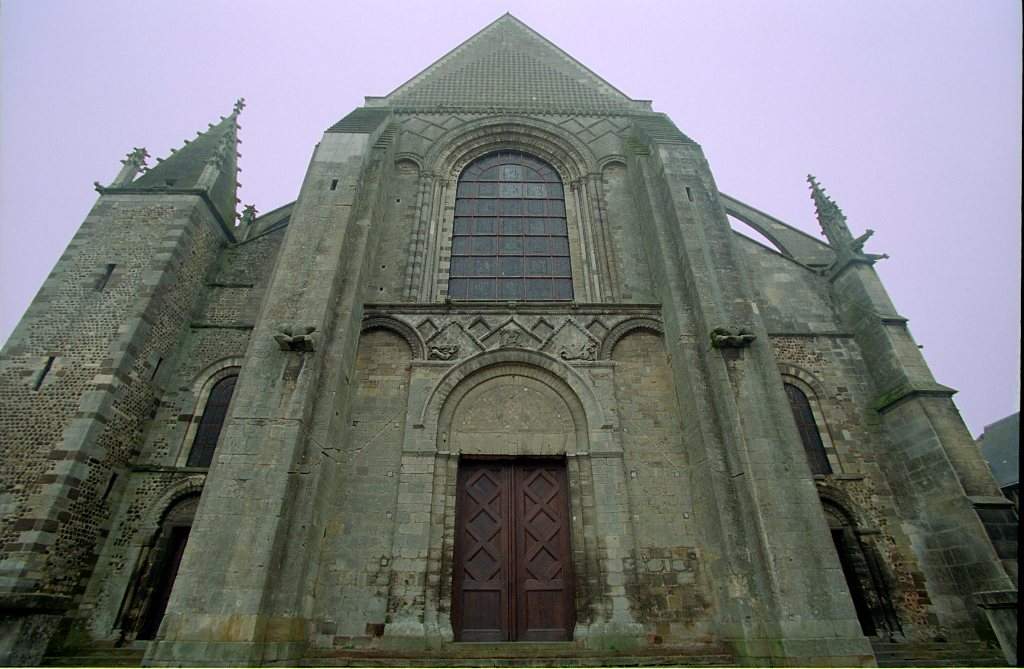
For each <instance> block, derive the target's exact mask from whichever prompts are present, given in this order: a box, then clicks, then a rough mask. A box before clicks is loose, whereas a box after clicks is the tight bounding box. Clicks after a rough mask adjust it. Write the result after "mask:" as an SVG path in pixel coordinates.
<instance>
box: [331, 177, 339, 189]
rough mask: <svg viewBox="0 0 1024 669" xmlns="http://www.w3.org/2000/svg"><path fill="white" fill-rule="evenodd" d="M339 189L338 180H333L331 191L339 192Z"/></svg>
mask: <svg viewBox="0 0 1024 669" xmlns="http://www.w3.org/2000/svg"><path fill="white" fill-rule="evenodd" d="M337 188H338V180H337V179H331V190H337Z"/></svg>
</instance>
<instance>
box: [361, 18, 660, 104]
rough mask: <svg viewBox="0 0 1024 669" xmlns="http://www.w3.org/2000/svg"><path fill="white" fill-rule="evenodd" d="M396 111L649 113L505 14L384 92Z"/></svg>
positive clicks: (385, 100) (385, 102)
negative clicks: (392, 89) (409, 77)
mask: <svg viewBox="0 0 1024 669" xmlns="http://www.w3.org/2000/svg"><path fill="white" fill-rule="evenodd" d="M381 102H382V103H383V104H385V105H389V106H392V107H394V108H396V109H405V108H408V109H424V108H429V109H469V110H512V109H514V110H517V111H544V112H553V111H560V112H597V113H626V112H635V111H647V110H649V104H648V103H647V102H646V101H638V100H632V99H631V98H629V97H628V96H626V95H625V94H624V93H623V92H622V91H620V90H618V89H617V88H615V87H614V86H612V85H611V84H609V83H608V82H606V81H605V80H604V79H602V78H601V77H599V76H597V75H596V74H594V73H593V72H591V71H590V70H588V69H587V68H586V67H584V66H583V65H581V64H580V63H579V62H577V61H576V60H575V59H573V58H572V57H571V56H569V55H568V54H567V53H565V52H564V51H562V50H561V49H559V48H558V47H557V46H555V45H554V44H552V43H551V42H550V41H548V40H547V39H545V38H544V37H542V36H541V35H539V34H538V33H536V32H534V31H533V30H531V29H530V28H529V27H527V26H526V25H525V24H524V23H522V22H521V21H519V20H518V19H516V18H515V17H513V16H512V15H511V14H505V15H504V16H502V17H501V18H499V19H498V20H496V21H494V22H493V23H491V24H490V25H488V26H487V27H486V28H484V29H483V30H481V31H480V32H478V33H477V34H476V35H473V36H472V37H470V38H469V39H468V40H466V41H465V42H463V43H462V44H461V45H459V46H458V47H456V48H455V49H454V50H452V51H451V52H449V53H448V54H447V55H445V56H444V57H442V58H441V59H440V60H438V61H437V62H436V63H434V64H433V65H431V66H430V67H428V68H427V69H425V70H423V71H422V72H420V73H419V74H418V75H416V76H415V77H413V78H412V79H410V80H409V81H408V82H406V83H404V84H402V85H401V86H399V87H398V88H397V89H395V90H394V91H392V92H391V93H390V94H388V95H387V96H386V97H385V98H384V99H383V100H382V101H381Z"/></svg>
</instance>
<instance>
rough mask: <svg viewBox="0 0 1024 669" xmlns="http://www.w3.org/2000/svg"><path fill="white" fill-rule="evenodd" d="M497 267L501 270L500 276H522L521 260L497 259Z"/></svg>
mask: <svg viewBox="0 0 1024 669" xmlns="http://www.w3.org/2000/svg"><path fill="white" fill-rule="evenodd" d="M498 263H499V267H500V268H501V276H522V275H523V259H522V258H515V257H513V258H498Z"/></svg>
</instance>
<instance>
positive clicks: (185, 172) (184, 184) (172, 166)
mask: <svg viewBox="0 0 1024 669" xmlns="http://www.w3.org/2000/svg"><path fill="white" fill-rule="evenodd" d="M221 142H227V143H228V145H229V150H228V151H227V152H226V153H225V159H224V161H223V164H222V165H221V168H220V176H219V177H218V178H217V181H216V183H214V185H213V188H211V189H210V200H211V201H212V202H213V204H214V206H215V207H216V208H217V211H218V213H220V215H221V217H222V218H223V219H224V220H225V221H226V222H227V224H228V225H234V222H235V204H236V202H235V197H236V192H237V183H238V182H237V167H238V161H237V158H238V156H237V146H238V121H237V117H236V116H235V115H234V114H232V115H231V116H226V117H222V118H221V120H220V122H219V123H217V124H214V125H211V126H210V127H209V128H208V129H207V130H206V131H205V132H201V133H199V135H198V136H197V137H196V138H195V139H193V140H188V141H186V142H185V144H184V146H182V147H181V148H180V149H177V150H176V151H174V152H173V153H171V155H169V156H168V157H167V158H164V159H163V160H161V161H159V162H157V164H156V165H155V166H154V167H152V168H151V169H150V170H148V171H147V172H145V173H143V174H142V175H141V176H139V177H138V178H137V179H135V181H133V182H132V183H131V187H132V188H153V189H163V188H174V189H189V188H195V187H196V183H197V182H198V181H199V176H200V175H201V174H202V173H203V169H204V168H205V167H206V163H207V161H208V160H210V159H211V158H212V157H213V156H214V155H215V154H216V153H217V150H218V147H220V145H221Z"/></svg>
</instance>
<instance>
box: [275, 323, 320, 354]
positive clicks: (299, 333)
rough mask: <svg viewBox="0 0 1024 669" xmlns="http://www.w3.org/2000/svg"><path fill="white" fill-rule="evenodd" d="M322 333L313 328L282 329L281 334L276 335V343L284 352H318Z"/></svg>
mask: <svg viewBox="0 0 1024 669" xmlns="http://www.w3.org/2000/svg"><path fill="white" fill-rule="evenodd" d="M319 338H320V333H318V332H317V331H316V328H315V327H313V326H309V325H307V326H306V327H303V328H291V327H284V328H281V333H280V334H276V335H274V341H276V342H277V345H278V347H279V348H280V349H281V350H282V351H298V352H300V353H308V352H310V351H315V350H316V345H317V340H318V339H319Z"/></svg>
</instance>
